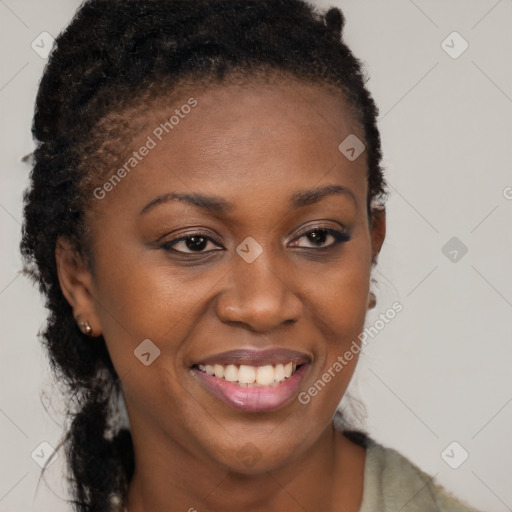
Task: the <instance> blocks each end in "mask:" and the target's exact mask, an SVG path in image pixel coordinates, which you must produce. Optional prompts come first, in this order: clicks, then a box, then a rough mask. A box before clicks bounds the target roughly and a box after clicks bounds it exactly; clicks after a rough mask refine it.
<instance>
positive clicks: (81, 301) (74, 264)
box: [55, 237, 101, 336]
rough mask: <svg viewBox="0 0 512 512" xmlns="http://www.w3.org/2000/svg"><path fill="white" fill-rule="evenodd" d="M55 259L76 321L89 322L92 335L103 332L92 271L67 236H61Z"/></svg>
mask: <svg viewBox="0 0 512 512" xmlns="http://www.w3.org/2000/svg"><path fill="white" fill-rule="evenodd" d="M55 261H56V263H57V275H58V278H59V283H60V288H61V290H62V293H63V294H64V297H65V298H66V300H67V301H68V303H69V305H70V306H71V307H72V309H73V316H74V318H75V321H76V322H77V323H78V322H85V321H87V322H89V325H90V326H91V328H92V336H99V335H100V334H101V326H100V322H99V318H98V315H97V313H96V303H95V300H94V293H93V292H94V286H93V280H92V274H91V271H90V270H89V268H88V265H87V263H86V262H85V261H84V258H83V257H82V256H81V255H80V254H79V253H78V252H77V250H76V249H75V248H74V247H73V246H72V244H71V243H70V242H69V241H68V240H66V239H65V238H62V237H61V238H59V239H58V240H57V245H56V247H55Z"/></svg>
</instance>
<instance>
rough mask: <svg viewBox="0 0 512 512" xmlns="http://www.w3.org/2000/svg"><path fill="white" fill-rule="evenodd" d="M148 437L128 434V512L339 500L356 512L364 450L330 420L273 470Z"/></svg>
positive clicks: (260, 509) (308, 505)
mask: <svg viewBox="0 0 512 512" xmlns="http://www.w3.org/2000/svg"><path fill="white" fill-rule="evenodd" d="M150 439H151V440H149V439H148V437H145V438H144V439H141V440H140V443H137V439H136V436H134V447H135V460H136V468H135V473H134V476H133V478H132V481H131V483H130V487H129V491H128V500H127V501H128V506H127V511H128V512H148V511H151V512H164V511H165V512H169V510H171V511H190V512H193V511H194V510H196V511H198V512H206V511H208V512H221V511H222V512H235V511H236V512H239V511H240V510H245V511H248V512H249V511H250V512H268V511H269V510H287V511H304V510H325V511H328V510H334V509H337V510H339V506H340V503H343V510H344V511H347V512H350V511H357V510H359V506H360V503H361V499H362V491H363V480H364V478H363V476H364V449H363V448H361V447H359V446H357V445H355V444H353V443H352V442H351V441H349V440H348V439H347V438H345V437H344V436H343V435H342V434H341V433H340V432H338V431H336V430H335V429H334V428H333V426H332V424H331V425H329V426H328V427H327V428H326V429H325V430H324V432H323V433H322V435H321V436H320V438H319V439H318V440H317V442H316V443H314V444H313V446H311V447H310V448H309V449H308V450H306V451H305V452H302V453H301V454H300V456H298V457H296V458H294V459H293V460H290V461H289V462H288V463H286V464H284V465H283V466H281V467H279V468H278V469H275V470H272V471H265V472H262V473H261V474H251V475H247V474H240V473H234V472H232V471H230V470H229V469H228V468H225V467H222V466H220V465H219V464H215V463H214V462H211V463H205V460H198V459H197V458H196V457H194V456H193V455H191V454H190V453H188V452H186V451H185V450H183V448H182V447H179V446H177V445H175V444H173V443H169V438H165V440H164V439H162V438H158V436H151V438H150ZM166 443H167V444H166ZM138 446H139V447H140V446H143V447H144V449H143V450H137V447H138ZM162 446H167V447H168V449H167V450H163V449H162Z"/></svg>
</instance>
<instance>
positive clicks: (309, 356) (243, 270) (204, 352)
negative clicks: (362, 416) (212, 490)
mask: <svg viewBox="0 0 512 512" xmlns="http://www.w3.org/2000/svg"><path fill="white" fill-rule="evenodd" d="M329 91H330V89H327V88H323V87H321V86H315V85H305V84H299V83H295V82H286V83H284V82H283V83H281V84H275V85H261V86H258V87H256V86H254V85H253V86H249V85H247V86H236V85H231V86H222V87H217V88H209V89H206V90H205V89H202V90H185V89H183V90H182V97H181V98H179V99H176V100H175V101H173V102H172V104H169V105H168V107H166V108H165V109H161V110H158V111H153V112H148V114H147V117H146V118H145V119H144V124H145V128H144V129H143V130H142V131H141V132H140V134H139V135H138V138H137V139H136V140H134V141H133V142H132V143H130V152H129V155H128V156H127V159H126V160H127V161H128V159H129V157H130V156H133V155H132V153H131V152H132V151H137V155H136V156H135V158H136V160H137V163H136V165H133V164H134V161H132V162H131V164H129V165H127V168H128V169H130V171H129V172H127V173H122V172H121V176H120V177H121V179H120V180H116V181H115V185H114V186H111V187H109V186H108V185H107V186H106V187H103V188H102V190H103V191H106V192H105V194H103V192H98V189H97V193H96V196H97V197H101V198H100V199H98V198H97V197H94V198H91V199H92V206H91V211H90V212H89V219H90V223H91V233H92V237H93V240H94V245H93V258H94V267H93V270H92V275H91V276H90V281H89V284H88V285H87V286H88V292H89V294H88V296H89V299H84V300H83V301H82V299H80V298H78V299H76V300H75V302H76V301H78V302H80V301H81V302H80V303H81V304H82V306H80V304H78V305H77V304H76V303H75V304H74V308H75V312H80V313H82V314H83V316H85V317H87V318H88V320H89V322H90V323H91V325H92V326H93V329H94V331H95V332H96V333H99V332H101V333H102V334H103V335H104V337H105V340H106V343H107V346H108V350H109V353H110V355H111V358H112V360H113V363H114V366H115V368H116V370H117V372H118V374H119V376H120V378H121V381H122V387H123V391H124V396H125V401H126V405H127V408H128V413H129V418H130V423H131V428H132V435H133V439H134V445H135V450H136V457H148V458H152V460H153V461H154V462H155V464H157V463H158V462H157V461H158V460H159V459H163V458H165V457H168V456H169V454H170V452H169V450H171V449H172V450H173V454H175V453H176V451H179V452H182V453H183V454H185V455H186V456H187V457H191V458H192V459H189V460H196V461H198V462H200V463H201V464H202V466H203V467H208V466H209V465H211V464H215V465H218V464H219V463H220V465H221V466H222V467H225V468H227V469H231V470H233V471H239V472H245V473H254V472H259V471H267V470H270V469H272V468H277V467H280V466H282V465H283V464H285V463H286V462H288V461H292V460H294V459H296V458H298V457H300V455H301V454H304V453H305V452H306V451H307V450H309V449H312V448H313V445H314V444H315V442H316V441H318V440H319V439H320V438H321V435H322V433H323V432H324V431H325V430H326V427H327V426H328V425H329V424H330V421H331V419H332V416H333V414H334V411H335V409H336V407H337V405H338V403H339V401H340V399H341V398H342V396H343V394H344V392H345V390H346V388H347V385H348V383H349V381H350V378H351V376H352V374H353V371H354V368H355V365H356V360H357V352H358V350H356V349H355V348H354V347H356V345H355V344H353V342H354V341H356V342H357V337H358V335H359V334H360V332H361V331H362V329H363V323H364V318H365V313H366V310H367V302H368V292H369V279H370V269H371V264H372V257H373V256H375V254H376V253H377V252H378V250H379V248H380V244H381V243H382V238H383V233H384V219H383V216H380V217H378V218H377V221H376V223H375V225H374V228H373V230H372V229H371V228H370V226H369V219H368V216H367V181H366V157H365V153H364V152H363V153H362V154H361V155H360V156H359V157H358V158H356V159H355V160H353V161H351V160H349V159H348V158H347V157H345V156H344V154H343V153H342V152H341V151H340V150H339V149H338V146H339V145H340V143H341V142H342V141H343V140H344V139H346V137H348V136H349V135H351V134H355V135H356V136H357V137H358V138H359V139H361V140H362V139H363V136H362V133H361V129H360V127H359V126H358V125H357V124H356V123H355V122H354V119H353V116H352V115H351V114H350V111H349V109H348V108H347V107H346V105H345V103H344V101H343V99H342V98H341V97H340V95H339V93H335V94H333V93H331V92H329ZM191 97H193V98H194V100H195V101H196V102H197V104H195V105H194V101H192V100H191V101H188V100H189V98H191ZM187 102H188V103H187ZM185 104H188V105H189V106H190V105H194V106H191V108H187V107H184V108H182V106H183V105H185ZM176 110H178V112H176ZM172 115H174V116H175V118H174V119H173V120H172V121H171V123H172V124H168V125H164V126H166V128H167V129H164V128H162V125H161V123H165V121H168V120H169V118H170V117H171V116H172ZM176 116H177V117H176ZM178 118H179V121H178V122H176V119H178ZM169 126H172V128H169ZM159 128H160V129H159ZM148 136H149V139H148ZM150 139H151V141H152V142H151V141H150ZM144 145H145V146H146V147H147V148H148V151H145V150H142V151H141V150H140V148H141V146H144ZM143 153H145V156H143ZM349 154H350V152H349ZM132 165H133V167H132ZM113 171H116V169H115V170H113ZM118 177H119V174H118ZM372 237H373V240H372ZM86 295H87V294H86ZM79 296H80V294H77V297H79ZM87 300H89V302H87ZM148 340H150V341H148ZM141 344H142V345H141ZM351 347H352V348H351ZM347 351H352V353H353V358H352V359H351V360H350V361H348V360H347V358H346V357H344V354H345V353H346V352H347ZM339 358H343V361H344V364H343V365H341V366H342V369H341V370H340V364H339V365H336V364H335V363H336V361H338V362H339V361H340V359H339ZM290 363H291V364H290ZM206 365H208V366H206ZM215 365H216V366H215ZM240 365H243V368H242V370H240V371H238V366H240ZM278 365H282V366H278ZM212 367H213V371H215V375H209V373H212ZM290 371H293V372H294V373H293V374H292V375H291V376H289V373H290ZM222 373H224V374H225V375H224V377H221V374H222ZM255 378H258V382H259V384H257V385H255V384H252V385H249V387H247V386H246V385H245V386H244V385H243V386H240V385H238V383H237V379H239V380H240V381H251V380H254V379H255ZM271 381H272V382H273V383H274V384H273V385H270V384H269V383H270V382H271ZM317 381H320V384H319V383H318V382H317ZM315 383H316V388H315ZM260 384H263V385H260ZM311 389H313V391H311ZM314 389H316V392H315V391H314ZM141 447H144V452H142V449H141Z"/></svg>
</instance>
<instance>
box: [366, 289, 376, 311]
mask: <svg viewBox="0 0 512 512" xmlns="http://www.w3.org/2000/svg"><path fill="white" fill-rule="evenodd" d="M376 305H377V297H376V296H375V293H373V292H370V293H369V294H368V309H373V308H374V307H375V306H376Z"/></svg>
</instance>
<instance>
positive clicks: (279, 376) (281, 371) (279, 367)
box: [274, 364, 285, 382]
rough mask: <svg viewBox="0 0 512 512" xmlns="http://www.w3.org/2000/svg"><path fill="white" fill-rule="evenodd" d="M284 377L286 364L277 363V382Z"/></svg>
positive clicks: (281, 380) (275, 378)
mask: <svg viewBox="0 0 512 512" xmlns="http://www.w3.org/2000/svg"><path fill="white" fill-rule="evenodd" d="M284 379H285V377H284V365H282V364H278V365H276V371H275V375H274V380H276V381H277V382H283V380H284Z"/></svg>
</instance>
